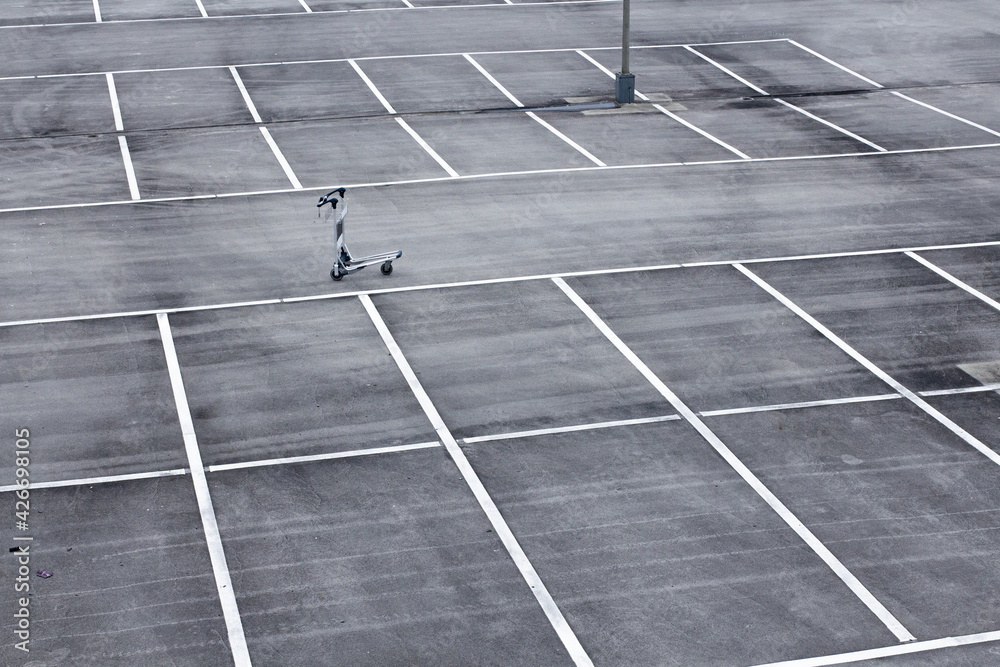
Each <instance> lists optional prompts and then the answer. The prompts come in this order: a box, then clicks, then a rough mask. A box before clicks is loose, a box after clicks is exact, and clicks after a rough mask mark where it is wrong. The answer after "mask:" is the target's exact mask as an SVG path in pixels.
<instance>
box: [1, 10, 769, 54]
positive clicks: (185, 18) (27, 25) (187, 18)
mask: <svg viewBox="0 0 1000 667" xmlns="http://www.w3.org/2000/svg"><path fill="white" fill-rule="evenodd" d="M195 1H196V2H197V4H199V5H200V4H201V2H200V1H199V0H195ZM401 1H402V2H403V3H404V4H407V3H408V2H409V0H401ZM620 2H621V0H550V1H546V0H540V1H537V2H535V1H522V2H518V3H514V4H516V5H518V6H520V7H538V8H551V7H552V6H560V5H599V4H617V3H620ZM498 6H503V5H502V4H498V3H486V4H477V5H464V4H461V5H438V6H429V7H416V6H413V5H408V6H405V7H358V8H355V9H325V10H320V11H314V12H313V13H314V14H356V13H371V12H396V11H404V10H406V9H422V10H445V9H469V8H482V7H498ZM301 14H302V12H278V13H270V14H227V15H224V16H208V15H207V14H202V15H201V16H198V17H192V16H174V17H161V18H145V19H116V20H113V21H105V23H167V22H177V21H191V20H200V19H202V18H208V19H213V20H226V19H248V18H273V17H280V16H300V15H301ZM81 23H88V21H72V22H64V23H18V24H6V25H0V30H6V29H10V28H57V27H72V26H78V25H80V24H81ZM786 41H788V40H787V39H786V38H777V39H758V40H747V41H745V42H742V41H736V42H717V43H718V44H729V43H732V44H743V43H757V42H786ZM677 46H680V44H678V45H677ZM611 48H614V47H611ZM619 48H620V47H619ZM632 48H633V49H642V48H649V47H648V46H633V47H632Z"/></svg>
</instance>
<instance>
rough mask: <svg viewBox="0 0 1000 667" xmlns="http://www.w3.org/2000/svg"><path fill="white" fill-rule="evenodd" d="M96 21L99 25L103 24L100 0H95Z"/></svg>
mask: <svg viewBox="0 0 1000 667" xmlns="http://www.w3.org/2000/svg"><path fill="white" fill-rule="evenodd" d="M94 21H95V22H97V23H102V22H103V20H102V19H101V4H100V2H99V1H98V0H94Z"/></svg>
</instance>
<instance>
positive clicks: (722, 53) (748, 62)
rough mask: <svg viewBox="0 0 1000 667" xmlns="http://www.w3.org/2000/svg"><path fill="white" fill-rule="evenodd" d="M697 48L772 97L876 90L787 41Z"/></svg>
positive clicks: (871, 85)
mask: <svg viewBox="0 0 1000 667" xmlns="http://www.w3.org/2000/svg"><path fill="white" fill-rule="evenodd" d="M696 49H697V51H699V52H700V53H703V54H705V55H706V56H708V57H709V58H711V59H712V60H714V61H715V62H717V63H719V64H720V65H723V66H724V67H726V68H727V69H729V70H730V71H732V72H733V73H734V74H737V75H738V76H741V77H743V78H744V79H747V80H748V81H750V82H751V83H753V84H755V85H757V86H760V87H761V88H763V89H764V90H766V91H767V92H768V93H770V94H771V95H788V94H793V93H817V92H824V93H830V92H834V91H845V90H874V89H875V88H876V86H875V85H873V84H872V83H870V82H868V81H865V80H864V79H862V78H860V77H858V76H854V75H853V74H851V73H849V72H846V71H844V70H843V69H840V68H838V67H837V66H836V65H833V64H831V63H829V62H827V61H825V60H822V59H821V58H819V57H817V56H815V55H813V54H811V53H809V52H808V51H805V50H804V49H801V48H799V47H797V46H795V45H794V44H791V43H790V42H787V41H785V40H776V41H772V42H759V43H756V44H718V45H708V46H698V47H696Z"/></svg>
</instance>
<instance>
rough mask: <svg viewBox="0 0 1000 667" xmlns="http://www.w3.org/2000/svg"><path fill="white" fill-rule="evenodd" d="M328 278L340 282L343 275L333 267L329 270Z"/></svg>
mask: <svg viewBox="0 0 1000 667" xmlns="http://www.w3.org/2000/svg"><path fill="white" fill-rule="evenodd" d="M330 277H331V278H333V279H334V280H340V279H341V278H343V277H344V274H343V273H341V272H340V271H339V270H338V267H336V266H335V267H333V268H332V269H330Z"/></svg>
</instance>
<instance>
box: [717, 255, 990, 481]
mask: <svg viewBox="0 0 1000 667" xmlns="http://www.w3.org/2000/svg"><path fill="white" fill-rule="evenodd" d="M733 268H735V269H736V270H738V271H739V272H740V273H742V274H743V275H745V276H746V277H747V278H749V279H750V280H752V281H753V282H754V283H756V284H757V286H758V287H760V288H761V289H763V290H764V291H765V292H767V293H768V294H770V295H771V296H772V297H774V298H775V299H777V300H778V301H780V302H781V303H783V304H784V305H785V307H786V308H788V309H789V310H791V311H792V312H793V313H795V314H796V315H798V316H799V317H800V318H802V319H803V320H805V321H806V322H807V323H808V324H809V325H811V326H812V327H813V328H814V329H816V331H818V332H819V333H821V334H822V335H823V336H825V337H826V339H827V340H829V341H830V342H831V343H833V344H834V345H836V346H837V347H839V348H840V349H841V351H843V352H844V353H846V354H847V355H848V356H850V357H851V358H852V359H854V360H855V361H857V362H858V363H859V364H861V365H862V366H864V367H865V368H867V369H868V371H869V372H870V373H872V374H873V375H875V376H876V377H877V378H878V379H880V380H882V381H883V382H885V383H886V384H887V385H889V386H890V387H892V389H893V390H894V391H896V392H897V393H899V394H901V395H902V396H903V397H905V398H907V399H909V400H910V401H911V402H912V403H913V404H914V405H916V406H917V407H918V408H920V409H921V410H923V411H924V412H926V413H927V414H928V415H929V416H930V417H932V418H933V419H935V420H936V421H937V422H938V423H940V424H941V425H942V426H944V427H945V428H947V429H948V430H949V431H951V432H952V433H954V434H955V435H957V436H958V437H959V438H961V439H962V440H964V441H965V442H966V443H967V444H969V445H971V446H972V447H973V448H974V449H975V450H976V451H978V452H979V453H980V454H982V455H983V456H985V457H986V458H988V459H989V460H990V461H992V462H993V463H995V464H997V465H1000V454H998V453H997V452H994V451H993V450H992V449H990V448H989V447H987V446H986V445H984V444H983V443H982V442H980V440H979V439H978V438H976V437H975V436H973V435H972V434H971V433H969V432H968V431H966V430H965V429H963V428H962V427H961V426H959V425H958V424H956V423H955V422H953V421H952V420H951V419H949V418H948V417H946V416H945V415H944V414H942V413H941V412H939V411H938V410H937V409H936V408H934V407H933V406H931V405H930V404H929V403H927V401H925V400H924V399H922V398H920V397H919V396H917V394H915V393H914V392H912V391H910V390H909V389H907V388H906V387H904V386H903V385H902V384H900V383H899V382H898V381H897V380H896V379H895V378H893V377H891V376H890V375H889V374H888V373H886V372H885V371H883V370H882V369H881V368H879V367H878V366H876V365H875V364H874V363H872V362H871V361H869V360H868V358H867V357H865V356H864V355H862V354H861V353H860V352H858V351H857V350H855V349H854V348H853V347H851V346H850V345H848V344H847V342H846V341H844V340H843V339H842V338H840V336H838V335H837V334H835V333H833V331H831V330H830V329H828V328H827V327H826V326H825V325H823V324H822V323H821V322H820V321H819V320H817V319H816V318H814V317H813V316H812V315H810V314H809V313H807V312H806V311H805V310H803V309H802V308H800V307H799V306H798V305H796V304H795V303H794V302H793V301H792V300H791V299H789V298H788V297H786V296H785V295H784V294H782V293H781V292H779V291H778V290H777V289H775V288H774V287H772V286H771V285H769V284H768V283H767V282H766V281H765V280H764V279H762V278H760V277H759V276H758V275H757V274H755V273H754V272H753V271H751V270H749V269H748V268H746V267H745V266H743V265H741V264H733Z"/></svg>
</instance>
